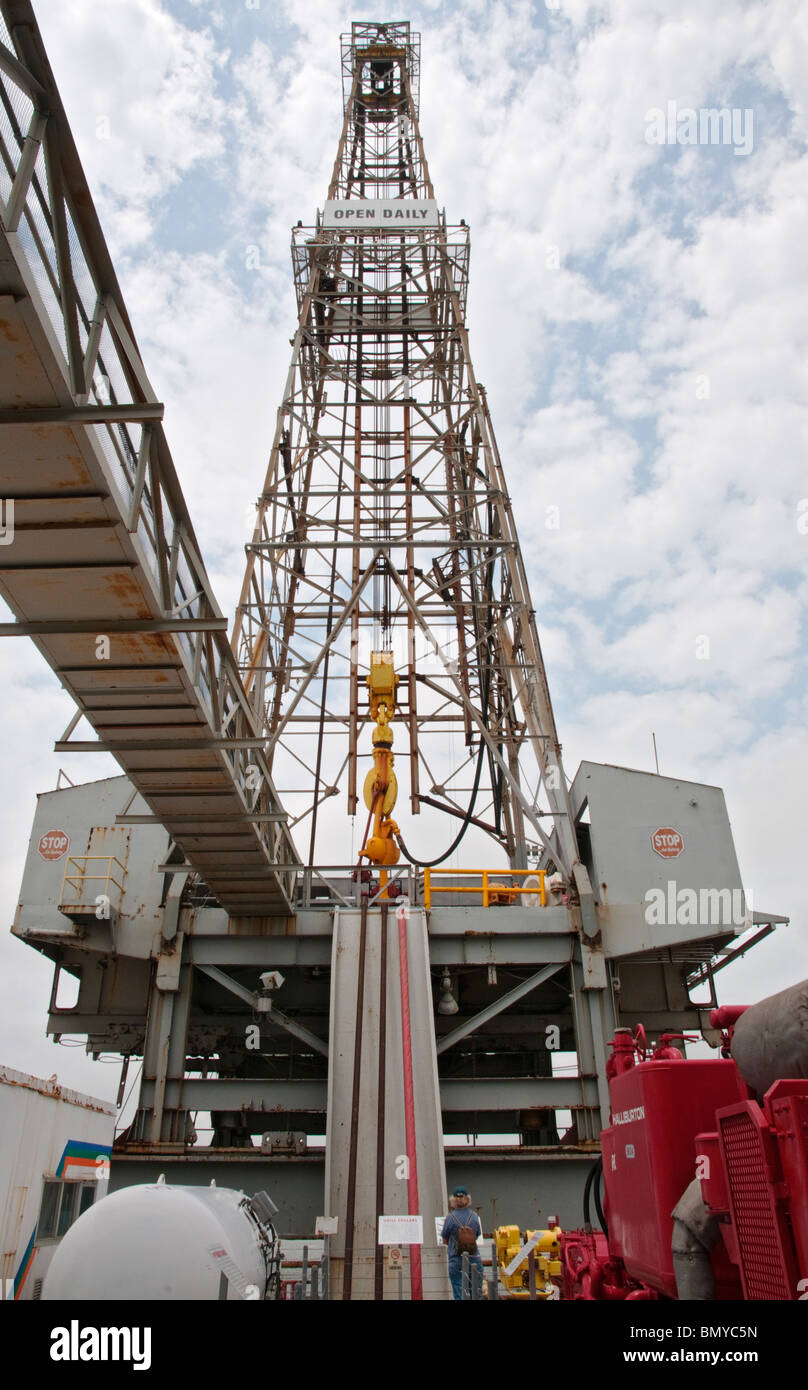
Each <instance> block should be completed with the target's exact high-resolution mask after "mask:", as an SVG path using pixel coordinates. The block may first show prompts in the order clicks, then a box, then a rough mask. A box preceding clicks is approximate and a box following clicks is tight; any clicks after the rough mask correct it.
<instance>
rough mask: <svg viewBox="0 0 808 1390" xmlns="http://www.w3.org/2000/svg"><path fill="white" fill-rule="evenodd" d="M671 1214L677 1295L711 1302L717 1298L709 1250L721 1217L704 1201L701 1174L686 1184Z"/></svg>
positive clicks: (712, 1244) (715, 1236) (690, 1299)
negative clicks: (714, 1213) (699, 1177)
mask: <svg viewBox="0 0 808 1390" xmlns="http://www.w3.org/2000/svg"><path fill="white" fill-rule="evenodd" d="M671 1215H672V1217H673V1235H672V1236H671V1252H672V1254H673V1272H674V1276H675V1278H676V1293H677V1296H678V1297H679V1298H680V1299H683V1300H685V1301H691V1302H701V1303H707V1302H710V1301H711V1300H712V1299H714V1298H715V1279H714V1277H713V1267H712V1262H711V1259H710V1252H711V1251H712V1249H713V1246H714V1245H715V1244H716V1242H717V1241H718V1239H719V1236H720V1234H721V1232H720V1229H719V1227H720V1223H719V1219H718V1217H717V1216H715V1215H713V1213H712V1212H711V1211H710V1210H709V1209H708V1208H707V1206H706V1205H705V1203H704V1199H703V1197H702V1195H701V1182H700V1180H699V1179H698V1178H694V1179H693V1181H692V1182H691V1183H690V1184H689V1185H688V1186H687V1187H686V1188H685V1190H684V1192H683V1193H682V1196H681V1197H680V1198H679V1201H678V1202H677V1203H676V1206H675V1207H674V1209H673V1211H672V1212H671Z"/></svg>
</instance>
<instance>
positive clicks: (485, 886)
mask: <svg viewBox="0 0 808 1390" xmlns="http://www.w3.org/2000/svg"><path fill="white" fill-rule="evenodd" d="M483 907H488V870H487V869H483Z"/></svg>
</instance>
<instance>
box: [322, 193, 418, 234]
mask: <svg viewBox="0 0 808 1390" xmlns="http://www.w3.org/2000/svg"><path fill="white" fill-rule="evenodd" d="M437 225H438V205H437V203H436V202H435V199H434V198H329V199H328V201H327V202H326V205H325V211H324V213H323V226H324V227H325V229H326V231H341V232H346V231H351V232H357V231H359V232H362V231H364V232H374V231H379V230H381V231H384V232H402V231H406V232H411V231H413V230H420V229H421V228H422V227H437Z"/></svg>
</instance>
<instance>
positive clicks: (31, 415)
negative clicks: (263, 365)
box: [0, 0, 786, 1300]
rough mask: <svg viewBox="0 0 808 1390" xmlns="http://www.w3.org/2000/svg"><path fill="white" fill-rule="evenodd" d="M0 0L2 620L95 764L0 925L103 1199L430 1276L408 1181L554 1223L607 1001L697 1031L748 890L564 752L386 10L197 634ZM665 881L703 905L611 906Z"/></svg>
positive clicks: (107, 291) (64, 152)
mask: <svg viewBox="0 0 808 1390" xmlns="http://www.w3.org/2000/svg"><path fill="white" fill-rule="evenodd" d="M0 10H1V11H2V16H3V25H2V26H0V39H1V40H2V43H3V45H4V48H3V54H2V63H0V68H1V69H2V92H3V107H4V111H5V118H4V119H5V124H4V126H3V146H2V156H3V168H4V179H5V181H4V183H3V186H2V189H0V193H2V198H3V210H2V247H1V248H0V249H1V250H2V264H0V275H2V285H0V312H2V316H3V329H4V333H3V337H2V340H0V352H2V353H3V383H4V391H5V393H6V394H5V397H4V401H3V408H2V411H1V412H0V426H2V429H0V444H1V445H2V449H3V453H2V459H3V477H4V484H3V490H4V495H5V496H6V498H8V499H13V503H14V515H15V517H16V528H17V529H16V532H15V536H14V540H13V543H12V544H10V545H8V546H6V547H5V548H4V549H3V550H2V551H0V591H2V594H3V597H4V598H5V601H6V603H7V604H8V605H9V607H10V608H11V610H12V613H13V614H14V617H15V621H13V622H10V623H6V624H3V625H2V634H3V635H4V636H6V637H9V638H11V637H12V636H26V635H27V636H28V637H30V638H31V640H33V641H34V642H35V644H36V645H37V647H38V649H39V650H40V652H41V653H42V655H43V656H44V658H45V660H46V661H48V663H49V664H50V666H51V668H52V669H53V670H54V671H55V672H56V674H57V675H58V677H59V679H60V681H61V683H62V685H63V687H64V688H65V689H66V690H67V691H68V692H69V693H70V695H71V696H72V698H73V700H74V701H75V704H76V713H75V716H74V718H73V719H72V721H71V723H70V724H69V726H68V728H67V729H66V730H65V733H64V735H63V737H62V738H61V739H60V740H59V741H58V742H57V745H56V747H57V749H58V750H59V752H60V753H64V755H65V756H67V755H68V754H70V753H71V752H72V751H74V750H80V751H87V750H90V749H99V750H104V751H108V752H110V753H112V754H113V755H114V757H115V758H116V759H117V761H118V763H119V765H120V768H121V773H120V775H119V776H116V777H112V778H107V779H105V780H103V781H100V782H95V783H87V784H83V785H79V786H75V787H73V786H67V787H64V788H59V789H58V790H55V791H50V792H45V793H42V794H41V795H40V796H39V798H38V804H37V809H36V815H35V819H34V825H33V829H32V835H31V844H30V849H29V854H28V858H27V861H26V865H25V871H24V876H23V884H22V889H21V894H20V903H19V907H18V910H17V914H16V917H15V922H14V926H13V931H14V932H15V934H16V935H17V936H18V937H19V938H20V939H21V940H23V941H26V942H28V943H29V944H30V945H31V946H33V947H35V948H36V949H37V950H39V951H40V952H43V953H44V954H45V955H47V956H49V957H50V958H51V959H52V960H53V962H54V986H53V993H52V998H51V1005H50V1010H49V1017H48V1025H47V1026H48V1032H49V1033H50V1034H51V1035H53V1036H54V1037H56V1038H58V1037H60V1036H61V1035H63V1034H71V1035H75V1034H79V1035H82V1036H85V1037H86V1039H87V1048H88V1051H89V1052H90V1053H91V1054H92V1055H93V1056H96V1057H98V1056H101V1055H102V1054H105V1055H109V1054H115V1055H119V1056H120V1057H121V1058H122V1059H123V1076H122V1086H123V1082H124V1081H125V1079H126V1075H127V1071H128V1069H129V1067H130V1065H131V1063H132V1062H135V1063H136V1064H137V1063H138V1062H141V1065H142V1070H141V1075H140V1082H139V1093H138V1104H137V1109H136V1113H135V1115H134V1118H133V1119H132V1121H131V1123H130V1124H129V1125H128V1127H127V1129H126V1130H125V1131H123V1132H122V1133H120V1134H119V1136H118V1138H117V1140H116V1143H115V1147H114V1152H113V1158H112V1166H111V1179H110V1182H111V1189H112V1191H113V1192H115V1191H117V1190H121V1189H123V1188H126V1187H130V1186H133V1185H139V1184H149V1183H153V1182H154V1181H155V1180H156V1179H157V1178H158V1175H160V1174H165V1175H166V1177H167V1179H168V1181H169V1183H176V1184H185V1185H191V1186H193V1185H194V1184H202V1183H209V1182H210V1181H211V1180H215V1181H216V1182H217V1183H218V1184H219V1185H220V1186H227V1185H228V1183H229V1184H231V1185H232V1184H233V1183H234V1182H236V1183H237V1184H238V1185H239V1186H240V1187H241V1188H243V1189H244V1190H245V1191H246V1192H247V1193H250V1194H256V1193H260V1192H261V1191H262V1190H263V1189H268V1190H269V1191H271V1193H272V1199H273V1204H274V1205H275V1206H276V1207H277V1208H278V1216H277V1220H276V1225H277V1228H278V1230H279V1232H280V1233H281V1234H282V1235H283V1234H286V1235H287V1236H297V1237H301V1238H305V1237H311V1236H313V1235H314V1233H315V1231H319V1232H320V1233H321V1234H324V1238H325V1239H326V1240H327V1241H328V1243H329V1253H328V1259H329V1295H330V1296H331V1297H334V1298H341V1299H381V1298H384V1297H390V1296H393V1295H392V1293H391V1290H392V1289H393V1288H394V1279H395V1271H394V1269H393V1267H392V1266H391V1264H390V1261H389V1260H388V1259H387V1258H386V1255H385V1247H386V1246H398V1245H399V1243H400V1244H401V1248H402V1252H403V1253H402V1257H401V1266H402V1268H403V1272H404V1278H403V1284H404V1287H405V1288H406V1290H407V1294H406V1296H408V1297H411V1298H412V1299H415V1300H419V1299H423V1298H435V1299H441V1298H445V1297H447V1296H448V1282H447V1277H446V1264H445V1255H444V1251H443V1250H442V1248H441V1246H440V1244H439V1242H438V1239H437V1237H436V1234H435V1220H436V1218H438V1217H439V1216H440V1215H441V1214H442V1213H444V1212H445V1210H446V1203H447V1175H448V1178H449V1183H450V1186H451V1185H452V1184H454V1183H457V1182H461V1183H465V1184H467V1185H468V1186H469V1187H470V1188H471V1189H472V1190H473V1192H474V1198H475V1205H477V1206H478V1207H479V1208H480V1210H481V1213H482V1216H483V1225H484V1227H485V1228H486V1229H491V1228H492V1227H493V1226H495V1225H497V1224H498V1217H497V1212H498V1211H499V1212H501V1213H502V1214H507V1215H508V1217H509V1218H510V1219H512V1220H516V1221H518V1222H519V1223H520V1224H521V1225H522V1226H535V1225H538V1224H540V1222H539V1221H538V1220H537V1218H538V1215H539V1213H540V1212H541V1211H544V1212H545V1213H546V1212H547V1211H553V1212H556V1213H558V1218H559V1221H560V1222H561V1223H562V1224H564V1225H566V1226H572V1225H574V1223H575V1220H576V1219H577V1217H578V1211H579V1204H580V1203H579V1196H580V1192H581V1191H582V1189H583V1187H584V1183H585V1179H586V1174H587V1172H588V1170H589V1168H590V1166H591V1163H592V1158H593V1155H594V1154H596V1153H597V1151H598V1141H599V1136H600V1132H601V1129H602V1128H603V1127H605V1126H606V1125H607V1124H608V1120H609V1090H608V1080H607V1060H608V1056H607V1049H608V1040H609V1039H610V1038H611V1037H612V1035H613V1034H614V1032H615V1029H616V1028H620V1027H623V1028H625V1027H631V1028H633V1027H635V1026H636V1024H637V1023H638V1022H639V1021H640V1020H642V1021H643V1022H644V1024H645V1027H646V1028H647V1029H648V1031H649V1035H654V1036H658V1035H661V1034H663V1033H665V1032H676V1033H682V1032H684V1031H685V1030H692V1031H695V1032H696V1033H699V1034H704V1035H708V1034H709V1031H710V1026H709V1014H710V1010H711V1009H712V1008H714V1007H715V1006H716V1005H717V999H716V997H715V990H714V984H713V980H714V975H715V972H716V971H717V970H718V969H721V968H723V967H724V966H726V965H727V964H728V963H730V961H731V960H732V959H733V958H734V956H735V955H736V953H737V952H738V951H740V950H741V949H743V950H748V949H749V946H750V944H751V942H752V941H754V940H758V939H761V938H762V937H763V936H765V935H767V934H768V933H769V932H770V931H771V930H773V924H774V923H776V922H778V921H785V920H786V919H785V918H782V917H776V916H774V915H773V914H771V913H769V914H767V913H765V912H761V911H755V912H754V913H753V912H752V911H751V910H750V909H749V907H748V905H747V904H746V902H745V899H744V898H743V886H742V881H741V878H740V873H739V869H738V864H737V860H736V856H735V850H734V846H733V842H732V835H731V830H730V825H729V820H728V817H727V812H726V807H725V804H724V798H723V794H722V792H721V790H720V789H719V788H717V787H712V786H707V785H702V784H697V783H693V782H687V781H683V780H681V779H675V778H670V777H661V776H659V775H655V774H651V773H646V772H638V771H632V770H630V769H626V768H620V767H613V766H606V765H602V764H597V763H593V762H585V763H583V764H582V765H581V767H580V768H579V770H578V772H577V774H576V775H575V777H574V778H573V779H572V780H571V781H570V780H569V779H568V778H567V776H566V774H565V771H564V767H563V765H562V758H561V746H560V744H559V740H558V734H557V730H556V725H555V720H554V716H553V710H552V706H551V702H550V695H549V689H548V683H547V677H546V672H545V667H544V662H543V658H542V652H541V646H540V642H539V635H538V627H537V620H536V614H535V612H534V609H533V606H532V601H531V597H530V592H529V586H528V578H527V571H526V567H525V563H524V558H523V555H522V552H521V549H520V544H519V539H518V535H517V531H516V526H515V523H514V516H513V508H512V504H511V499H510V496H509V494H508V490H507V486H506V480H505V473H504V471H503V465H502V461H501V459H500V455H499V451H498V448H497V443H496V439H495V435H494V429H493V424H492V419H491V414H490V411H489V405H488V400H487V397H486V392H485V390H484V388H483V386H482V385H481V384H480V383H479V382H478V380H477V378H476V375H475V373H474V368H473V365H472V359H471V353H470V346H469V338H468V332H467V327H466V312H467V300H468V286H469V237H470V234H469V229H468V227H467V226H466V225H465V223H464V222H462V221H458V222H456V223H455V222H452V221H450V220H449V219H448V218H447V214H446V212H445V210H444V209H443V208H442V207H441V206H440V205H439V202H438V199H437V196H436V192H435V189H434V188H433V185H432V180H431V177H430V173H429V167H428V164H427V159H426V154H425V150H424V143H423V140H422V136H421V130H420V125H419V74H420V38H419V35H418V34H416V33H414V32H413V31H412V30H411V28H410V25H409V24H408V23H405V22H402V23H375V22H365V21H362V22H358V23H355V24H353V25H352V27H351V31H350V33H349V34H346V35H344V36H343V38H342V44H341V62H342V77H343V99H344V100H343V123H342V130H341V134H340V137H339V144H338V148H337V154H336V159H335V162H334V167H333V173H332V177H331V182H330V185H329V187H328V190H327V194H326V198H325V200H324V205H323V207H322V209H321V210H319V211H318V212H317V215H316V218H315V219H314V221H313V222H311V223H309V224H308V225H303V224H302V223H298V225H297V226H296V227H295V229H294V231H293V237H292V265H293V274H294V284H295V292H296V297H297V313H298V318H297V324H296V327H295V331H294V337H293V339H292V356H291V362H290V366H289V372H288V377H287V380H286V384H285V388H284V391H283V396H282V400H281V404H280V408H279V410H278V415H277V424H276V428H275V433H274V438H273V441H272V445H271V449H270V454H269V463H268V468H267V473H266V478H265V481H264V485H263V488H262V491H261V494H260V498H259V501H258V509H257V520H256V525H255V529H254V532H253V535H252V536H251V538H250V539H249V541H248V543H247V547H246V554H247V563H246V572H245V576H244V583H243V587H242V590H241V595H240V600H239V603H238V609H237V613H236V616H235V623H234V626H233V630H232V634H231V637H230V640H228V635H227V627H228V625H227V621H226V619H225V618H224V616H223V615H222V613H221V611H220V609H219V607H218V605H217V603H216V599H215V596H214V594H213V591H212V587H211V584H210V580H209V578H208V575H207V572H206V570H205V565H204V560H203V557H202V554H201V549H200V546H199V543H198V542H197V540H196V537H195V534H194V529H193V524H192V520H191V517H190V515H189V513H188V509H187V506H186V504H185V501H184V498H183V494H182V490H181V487H180V485H179V482H178V479H177V475H176V472H175V470H174V465H173V462H172V458H171V453H170V449H169V445H168V441H167V436H166V433H165V430H164V426H163V415H164V411H163V406H162V403H161V402H160V401H159V399H158V398H157V396H156V395H155V393H154V390H153V388H152V386H151V383H150V381H149V378H148V375H147V372H146V368H145V365H144V363H143V361H142V358H141V356H140V353H139V351H138V348H137V343H136V339H135V335H134V332H133V329H132V325H131V322H130V319H129V316H128V314H127V311H126V306H125V304H124V300H123V297H122V294H121V290H120V286H119V285H118V282H117V279H116V277H115V273H114V269H113V267H112V264H111V261H110V258H109V254H108V252H107V249H106V245H105V243H104V239H103V234H102V232H101V228H100V225H99V223H98V219H97V216H96V213H95V210H94V207H93V202H92V197H91V195H90V192H89V189H88V188H87V185H86V182H85V179H84V175H83V173H82V170H81V164H80V161H79V158H78V154H77V152H76V149H75V145H74V142H73V139H72V136H71V133H70V127H69V123H68V120H67V117H66V115H65V112H64V109H63V106H62V103H61V100H60V97H59V93H58V90H57V88H56V84H55V82H54V79H53V75H52V72H51V70H50V66H49V64H48V60H47V56H46V54H45V51H44V47H43V45H42V41H41V37H40V35H39V32H38V29H37V26H36V21H35V18H34V15H33V11H32V9H31V5H30V4H29V3H27V0H2V3H0ZM82 722H83V723H84V724H85V725H86V726H89V731H90V736H89V737H87V736H84V737H82V736H79V735H78V734H77V732H76V731H77V730H78V728H79V725H80V724H81V723H82ZM394 747H395V748H396V753H395V754H394V753H393V748H394ZM674 880H675V882H674ZM672 882H674V887H675V888H676V891H677V892H680V891H685V892H687V893H691V894H693V895H695V896H696V898H697V900H698V901H699V903H702V902H703V901H705V899H704V895H708V899H707V900H706V901H707V904H708V905H707V908H705V910H704V911H703V912H702V911H701V910H699V911H698V912H697V913H696V915H695V917H693V915H692V914H691V915H690V917H689V918H688V919H687V920H686V921H684V922H683V921H682V920H681V919H680V916H679V915H677V913H676V911H674V912H673V914H672V915H671V914H670V913H667V914H665V913H662V915H661V916H660V914H659V913H658V912H657V913H656V915H654V914H652V913H649V911H648V906H647V904H648V894H649V893H655V894H661V895H662V896H663V898H664V899H665V902H666V903H667V902H668V900H669V899H670V891H669V890H670V885H671V883H672ZM665 894H667V895H668V896H667V898H665ZM700 894H701V895H702V897H701V898H700V897H699V895H700ZM710 895H712V896H710ZM715 895H718V897H717V898H716V896H715ZM719 900H720V911H718V912H717V913H716V912H714V911H713V910H712V907H713V906H714V905H715V902H716V901H719ZM736 902H737V903H739V904H740V907H739V909H738V911H737V912H736V911H734V910H730V907H728V906H727V904H731V905H732V907H733V908H734V905H735V904H736ZM741 938H742V940H741ZM63 973H66V974H67V975H69V976H73V977H76V978H77V979H78V996H77V999H76V1001H75V1003H74V1004H72V1005H71V1006H70V1007H69V1008H65V1007H62V1006H61V1005H60V1004H58V1003H57V1000H58V997H59V996H58V987H59V980H60V977H61V975H62V974H63ZM696 988H699V989H700V990H701V1002H698V1003H696V1002H694V1001H693V998H692V994H693V993H694V991H695V989H696ZM208 1116H209V1117H210V1119H209V1124H208V1125H207V1126H206V1125H205V1120H206V1119H207V1117H208ZM205 1130H207V1133H208V1135H209V1139H208V1140H207V1142H204V1141H203V1140H202V1135H203V1133H204V1132H205ZM323 1136H324V1143H323V1142H321V1140H322V1137H323ZM318 1137H319V1139H320V1142H318ZM469 1137H471V1138H472V1139H473V1143H471V1144H469V1143H468V1142H467V1141H468V1139H469ZM506 1209H507V1210H506ZM380 1221H381V1222H382V1225H381V1226H380ZM384 1223H387V1224H386V1225H385V1224H384ZM385 1233H386V1234H385Z"/></svg>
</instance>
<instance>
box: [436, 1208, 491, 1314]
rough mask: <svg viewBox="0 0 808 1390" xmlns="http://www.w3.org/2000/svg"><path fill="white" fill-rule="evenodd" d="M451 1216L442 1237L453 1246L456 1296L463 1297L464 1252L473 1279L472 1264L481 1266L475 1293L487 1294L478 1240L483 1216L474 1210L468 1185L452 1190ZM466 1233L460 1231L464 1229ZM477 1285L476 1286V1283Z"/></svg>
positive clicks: (451, 1257) (451, 1260)
mask: <svg viewBox="0 0 808 1390" xmlns="http://www.w3.org/2000/svg"><path fill="white" fill-rule="evenodd" d="M449 1206H450V1209H449V1215H448V1216H447V1217H446V1220H445V1221H444V1223H443V1230H442V1231H441V1239H442V1241H443V1243H444V1245H448V1247H449V1278H450V1280H451V1284H452V1292H453V1294H454V1296H455V1298H456V1299H462V1297H463V1255H464V1253H465V1254H467V1255H468V1257H469V1281H470V1282H471V1278H472V1274H471V1266H472V1265H477V1267H478V1270H479V1277H478V1280H477V1290H476V1293H475V1294H474V1296H475V1297H476V1298H482V1296H483V1260H482V1255H481V1254H480V1252H479V1250H478V1248H477V1241H478V1240H479V1239H480V1237H481V1235H482V1233H483V1228H482V1226H481V1225H480V1218H479V1216H478V1215H477V1213H476V1211H473V1210H472V1206H471V1197H470V1196H469V1193H468V1189H467V1188H465V1187H456V1188H455V1190H454V1192H453V1193H452V1199H451V1201H450V1204H449ZM461 1228H462V1230H463V1234H459V1232H460V1230H461ZM472 1287H473V1286H472Z"/></svg>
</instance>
